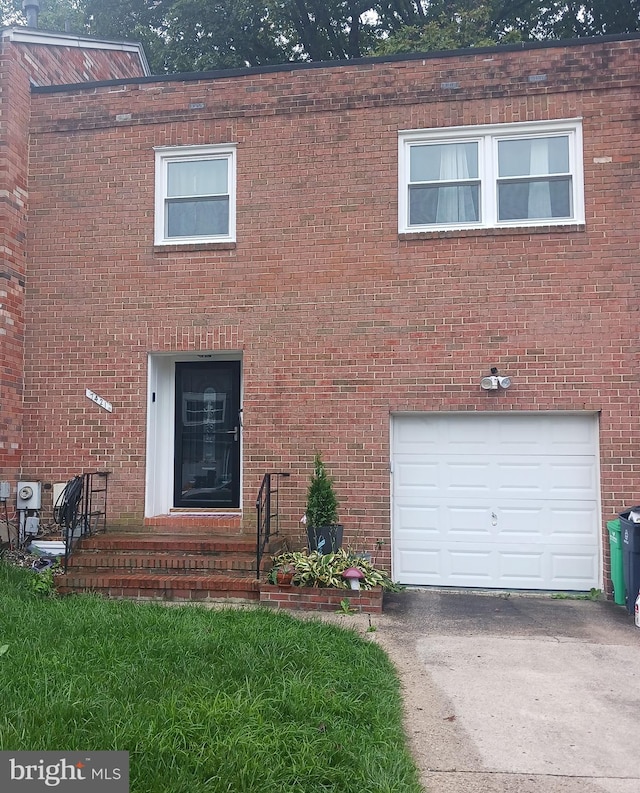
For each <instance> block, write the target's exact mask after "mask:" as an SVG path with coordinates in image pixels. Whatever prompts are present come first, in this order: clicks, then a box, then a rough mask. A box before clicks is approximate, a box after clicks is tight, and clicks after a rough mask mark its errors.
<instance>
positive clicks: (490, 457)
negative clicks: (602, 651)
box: [391, 412, 602, 591]
mask: <svg viewBox="0 0 640 793" xmlns="http://www.w3.org/2000/svg"><path fill="white" fill-rule="evenodd" d="M391 445H392V464H391V472H392V541H393V577H394V578H395V580H397V581H400V582H401V583H403V584H407V585H417V586H420V585H422V586H451V587H485V588H492V589H529V590H531V589H539V590H574V591H588V590H589V589H591V588H592V587H601V586H602V582H601V574H600V570H601V564H600V536H601V535H600V510H599V496H598V492H599V482H598V417H597V415H595V414H593V413H558V412H536V413H533V412H531V413H515V412H514V413H508V414H507V413H455V414H452V413H436V414H434V413H403V414H398V415H394V416H393V417H392V424H391Z"/></svg>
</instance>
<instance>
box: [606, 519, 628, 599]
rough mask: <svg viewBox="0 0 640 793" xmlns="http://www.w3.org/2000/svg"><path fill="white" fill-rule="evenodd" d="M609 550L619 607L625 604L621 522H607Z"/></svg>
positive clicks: (615, 594)
mask: <svg viewBox="0 0 640 793" xmlns="http://www.w3.org/2000/svg"><path fill="white" fill-rule="evenodd" d="M607 529H608V531H609V550H610V551H611V583H612V584H613V600H614V603H617V605H618V606H624V604H625V586H624V561H623V555H622V530H621V528H620V520H619V519H618V520H609V521H607Z"/></svg>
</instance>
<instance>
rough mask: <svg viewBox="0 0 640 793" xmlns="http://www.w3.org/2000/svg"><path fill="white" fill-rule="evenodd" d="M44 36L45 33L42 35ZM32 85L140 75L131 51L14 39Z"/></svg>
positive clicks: (138, 60) (133, 53)
mask: <svg viewBox="0 0 640 793" xmlns="http://www.w3.org/2000/svg"><path fill="white" fill-rule="evenodd" d="M45 35H46V34H45ZM13 46H14V47H16V48H17V49H18V51H19V57H20V59H21V61H22V63H23V65H24V69H25V72H27V73H28V74H29V77H30V78H31V80H32V81H33V84H34V85H65V84H67V83H83V82H89V81H101V80H121V79H126V78H127V77H141V76H142V75H143V74H144V71H143V67H142V64H141V62H140V57H139V55H138V54H137V53H135V52H126V51H122V50H117V49H98V48H93V47H69V46H63V45H58V44H54V43H51V44H33V43H24V42H16V43H14V45H13Z"/></svg>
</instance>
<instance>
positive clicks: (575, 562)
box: [551, 548, 598, 591]
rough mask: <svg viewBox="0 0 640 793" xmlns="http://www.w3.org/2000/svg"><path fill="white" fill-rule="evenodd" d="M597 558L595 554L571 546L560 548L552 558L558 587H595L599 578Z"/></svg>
mask: <svg viewBox="0 0 640 793" xmlns="http://www.w3.org/2000/svg"><path fill="white" fill-rule="evenodd" d="M597 567H598V566H597V563H596V559H595V558H594V556H593V554H589V553H582V554H581V553H577V552H575V551H574V550H573V549H571V548H566V549H565V550H564V551H563V550H558V551H556V553H555V554H554V555H553V557H552V558H551V575H552V576H553V578H554V580H555V581H556V582H557V584H556V586H557V588H558V589H579V590H583V591H585V590H587V589H591V588H592V587H595V586H596V584H594V583H593V582H594V581H597V579H598V569H597Z"/></svg>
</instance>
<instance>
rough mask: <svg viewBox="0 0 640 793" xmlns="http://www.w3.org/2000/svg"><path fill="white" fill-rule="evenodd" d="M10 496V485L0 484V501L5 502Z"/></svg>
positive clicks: (6, 483)
mask: <svg viewBox="0 0 640 793" xmlns="http://www.w3.org/2000/svg"><path fill="white" fill-rule="evenodd" d="M10 495H11V483H10V482H0V501H7V499H8V498H9V496H10Z"/></svg>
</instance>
